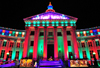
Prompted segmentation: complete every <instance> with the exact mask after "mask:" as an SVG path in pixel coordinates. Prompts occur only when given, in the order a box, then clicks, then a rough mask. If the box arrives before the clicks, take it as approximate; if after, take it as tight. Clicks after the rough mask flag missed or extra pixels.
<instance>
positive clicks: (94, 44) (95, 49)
mask: <svg viewBox="0 0 100 68" xmlns="http://www.w3.org/2000/svg"><path fill="white" fill-rule="evenodd" d="M93 46H94V52H95V53H96V54H95V57H96V59H97V60H99V57H98V52H97V48H96V43H95V40H93Z"/></svg>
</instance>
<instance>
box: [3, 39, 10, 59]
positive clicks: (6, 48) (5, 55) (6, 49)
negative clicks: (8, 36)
mask: <svg viewBox="0 0 100 68" xmlns="http://www.w3.org/2000/svg"><path fill="white" fill-rule="evenodd" d="M8 48H9V40H7V44H6V47H5V54H4V60H6V58H7V52H9V49H8Z"/></svg>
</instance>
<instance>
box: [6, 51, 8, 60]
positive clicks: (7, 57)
mask: <svg viewBox="0 0 100 68" xmlns="http://www.w3.org/2000/svg"><path fill="white" fill-rule="evenodd" d="M6 54H7V58H6V61H7V60H8V58H9V52H7V53H6Z"/></svg>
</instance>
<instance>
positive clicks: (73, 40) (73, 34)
mask: <svg viewBox="0 0 100 68" xmlns="http://www.w3.org/2000/svg"><path fill="white" fill-rule="evenodd" d="M71 36H72V43H73V46H74V53H75V58H79V53H78V45H77V40H76V34H75V28H73V27H72V30H71Z"/></svg>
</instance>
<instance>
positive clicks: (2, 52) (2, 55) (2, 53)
mask: <svg viewBox="0 0 100 68" xmlns="http://www.w3.org/2000/svg"><path fill="white" fill-rule="evenodd" d="M4 54H5V50H2V51H1V58H4Z"/></svg>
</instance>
